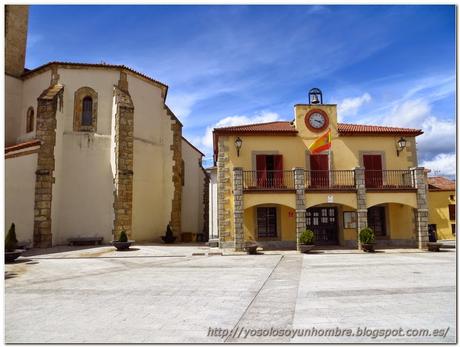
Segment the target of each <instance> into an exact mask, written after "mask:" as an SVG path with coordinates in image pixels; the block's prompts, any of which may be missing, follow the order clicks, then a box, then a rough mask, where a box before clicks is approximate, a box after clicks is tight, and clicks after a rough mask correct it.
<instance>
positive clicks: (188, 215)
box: [5, 6, 205, 247]
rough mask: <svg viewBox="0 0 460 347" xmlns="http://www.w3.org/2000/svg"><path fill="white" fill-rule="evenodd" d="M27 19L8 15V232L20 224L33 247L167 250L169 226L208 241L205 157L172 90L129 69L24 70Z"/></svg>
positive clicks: (22, 13)
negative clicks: (104, 245) (157, 244)
mask: <svg viewBox="0 0 460 347" xmlns="http://www.w3.org/2000/svg"><path fill="white" fill-rule="evenodd" d="M27 14H28V9H27V6H6V36H5V41H6V56H5V86H6V91H5V114H6V116H5V124H6V131H5V146H6V151H5V153H6V161H5V175H6V183H5V190H6V199H5V201H6V203H5V222H6V229H8V227H9V224H10V223H12V222H14V223H16V231H17V234H18V239H19V241H29V242H30V243H31V244H33V246H35V247H49V246H52V245H57V244H65V243H67V239H68V238H70V237H72V238H83V237H90V238H91V237H92V238H94V237H103V238H104V241H105V242H108V241H110V240H111V239H112V238H113V237H117V236H118V234H119V232H120V231H121V230H123V229H124V230H126V231H127V232H128V234H129V237H130V238H133V239H135V240H136V241H160V240H161V236H162V235H163V234H164V232H165V230H166V226H167V225H168V224H170V225H171V227H172V230H173V232H174V234H176V235H177V236H180V234H181V232H182V231H183V230H187V231H188V232H191V231H193V232H195V233H202V232H203V225H204V222H203V218H204V217H203V209H204V208H205V207H204V206H203V203H204V199H203V190H202V187H203V180H204V176H205V174H204V172H203V169H202V167H201V156H202V154H201V152H200V151H199V150H197V149H196V148H195V147H193V146H191V145H190V144H189V143H188V142H187V141H186V140H185V139H183V137H182V124H181V122H180V121H179V119H178V118H177V117H176V116H175V115H174V113H173V112H172V111H171V110H170V109H169V107H168V106H167V105H166V96H167V93H168V86H167V85H165V84H163V83H162V82H159V81H157V80H154V79H153V78H150V77H148V76H146V75H144V74H142V73H140V72H137V71H134V70H133V69H131V68H128V67H126V66H122V65H110V64H85V63H68V62H50V63H48V64H45V65H43V66H40V67H38V68H35V69H33V70H25V69H24V59H25V47H26V39H27ZM184 168H185V177H184ZM189 181H190V182H189ZM200 182H201V183H200ZM200 189H201V191H200Z"/></svg>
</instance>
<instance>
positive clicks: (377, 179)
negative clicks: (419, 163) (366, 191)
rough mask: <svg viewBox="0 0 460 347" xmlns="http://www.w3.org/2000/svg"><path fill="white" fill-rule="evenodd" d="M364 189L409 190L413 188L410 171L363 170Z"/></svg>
mask: <svg viewBox="0 0 460 347" xmlns="http://www.w3.org/2000/svg"><path fill="white" fill-rule="evenodd" d="M364 180H365V185H366V188H370V189H411V188H415V181H414V175H413V173H412V171H411V170H365V171H364Z"/></svg>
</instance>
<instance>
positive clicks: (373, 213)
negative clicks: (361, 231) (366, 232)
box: [367, 206, 386, 236]
mask: <svg viewBox="0 0 460 347" xmlns="http://www.w3.org/2000/svg"><path fill="white" fill-rule="evenodd" d="M385 224H386V223H385V207H384V206H373V207H370V208H369V209H368V210H367V225H368V226H369V228H371V229H372V230H374V234H375V236H385V235H386V225H385Z"/></svg>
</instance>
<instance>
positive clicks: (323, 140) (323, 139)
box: [308, 129, 332, 154]
mask: <svg viewBox="0 0 460 347" xmlns="http://www.w3.org/2000/svg"><path fill="white" fill-rule="evenodd" d="M331 144H332V142H331V129H329V130H328V131H327V132H326V133H324V134H323V135H321V136H320V137H318V138H317V139H316V140H315V141H313V143H312V144H311V145H310V146H308V149H309V150H310V153H311V154H317V153H320V152H322V151H325V150H326V149H330V148H331Z"/></svg>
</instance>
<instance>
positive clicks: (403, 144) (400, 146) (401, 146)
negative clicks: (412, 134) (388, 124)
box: [396, 137, 407, 157]
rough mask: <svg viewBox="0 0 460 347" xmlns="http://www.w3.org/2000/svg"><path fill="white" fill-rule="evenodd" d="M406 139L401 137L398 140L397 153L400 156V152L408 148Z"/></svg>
mask: <svg viewBox="0 0 460 347" xmlns="http://www.w3.org/2000/svg"><path fill="white" fill-rule="evenodd" d="M406 143H407V141H406V139H405V138H403V137H401V138H400V139H399V140H398V148H396V155H397V156H398V157H399V152H401V151H402V150H403V149H404V148H406Z"/></svg>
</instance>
